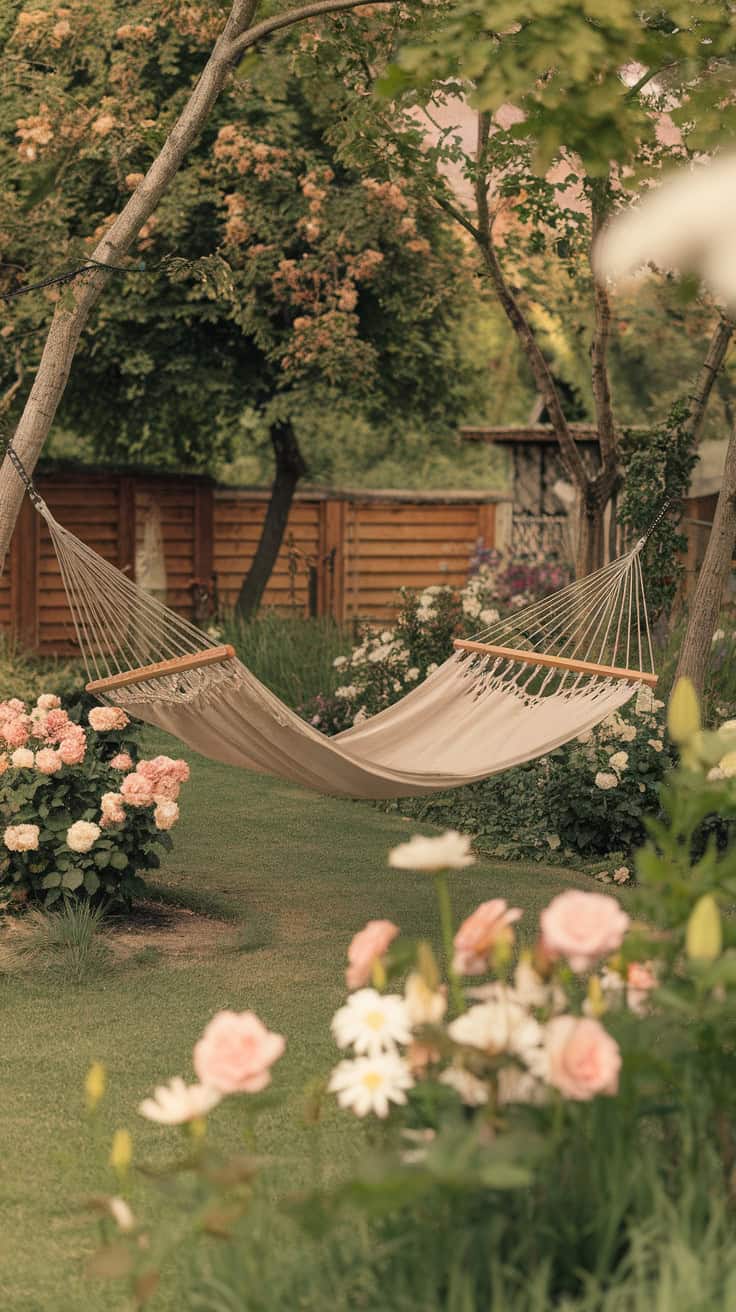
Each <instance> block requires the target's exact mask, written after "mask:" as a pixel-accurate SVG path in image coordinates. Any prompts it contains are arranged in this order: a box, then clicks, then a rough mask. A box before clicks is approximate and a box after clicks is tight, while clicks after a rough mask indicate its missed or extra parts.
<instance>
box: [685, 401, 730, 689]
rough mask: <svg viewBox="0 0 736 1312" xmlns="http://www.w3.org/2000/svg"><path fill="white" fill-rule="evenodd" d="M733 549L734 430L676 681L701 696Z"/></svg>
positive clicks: (691, 608)
mask: <svg viewBox="0 0 736 1312" xmlns="http://www.w3.org/2000/svg"><path fill="white" fill-rule="evenodd" d="M734 545H736V427H735V428H733V429H732V431H731V438H730V440H729V443H728V451H727V453H726V467H725V469H724V471H723V483H722V485H721V490H720V492H719V494H718V502H717V504H716V513H715V516H714V518H713V527H712V529H711V532H710V538H709V540H708V547H707V550H706V553H705V558H704V560H703V564H702V565H701V567H700V574H699V576H698V582H697V586H696V588H695V595H694V597H693V600H692V605H691V607H690V618H689V620H688V625H687V630H686V632H685V640H684V642H683V644H682V650H681V652H680V659H679V661H678V664H677V674H676V676H675V677H676V678H678V679H679V678H681V677H682V676H687V678H689V679H691V680H692V682H693V684H694V685H695V688H696V690H697V692H698V693H701V694H702V691H703V686H704V683H705V674H706V669H707V666H708V658H709V656H710V653H711V644H712V640H713V634H714V633H715V629H716V624H717V623H718V613H719V611H720V609H721V605H722V603H723V595H724V591H725V588H726V584H727V582H728V576H729V573H730V571H731V561H732V558H733V552H734Z"/></svg>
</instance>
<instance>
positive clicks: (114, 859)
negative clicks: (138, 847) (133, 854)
mask: <svg viewBox="0 0 736 1312" xmlns="http://www.w3.org/2000/svg"><path fill="white" fill-rule="evenodd" d="M106 864H107V863H106ZM110 865H111V866H112V868H113V870H127V868H128V866H129V865H130V858H129V857H128V856H127V855H126V853H125V852H113V853H112V855H111V857H110Z"/></svg>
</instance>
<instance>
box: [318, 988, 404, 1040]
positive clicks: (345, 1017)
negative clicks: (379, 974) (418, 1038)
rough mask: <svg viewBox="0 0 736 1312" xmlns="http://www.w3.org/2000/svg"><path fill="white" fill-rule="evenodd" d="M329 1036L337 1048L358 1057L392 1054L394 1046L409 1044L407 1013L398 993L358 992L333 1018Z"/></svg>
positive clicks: (361, 990) (371, 990)
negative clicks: (388, 1052) (383, 1053)
mask: <svg viewBox="0 0 736 1312" xmlns="http://www.w3.org/2000/svg"><path fill="white" fill-rule="evenodd" d="M332 1033H333V1035H334V1038H335V1042H336V1044H337V1046H338V1048H350V1047H353V1048H354V1049H355V1051H356V1052H358V1053H371V1054H375V1053H379V1052H386V1051H387V1050H388V1051H391V1052H392V1051H393V1049H394V1047H395V1045H396V1044H397V1043H409V1042H410V1040H411V1025H410V1023H409V1012H408V1010H407V1006H406V1003H405V1001H404V999H403V998H401V997H399V995H398V993H379V992H378V990H377V989H358V990H357V992H356V993H351V995H350V997H349V998H348V1000H347V1002H346V1004H345V1006H344V1007H341V1008H340V1010H339V1011H336V1012H335V1015H334V1016H333V1018H332Z"/></svg>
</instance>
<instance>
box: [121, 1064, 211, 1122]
mask: <svg viewBox="0 0 736 1312" xmlns="http://www.w3.org/2000/svg"><path fill="white" fill-rule="evenodd" d="M221 1099H222V1094H221V1093H219V1092H218V1090H217V1089H210V1088H208V1087H207V1085H206V1084H189V1085H187V1084H185V1083H184V1081H183V1079H182V1078H181V1076H180V1075H175V1076H174V1078H173V1080H170V1081H169V1083H168V1084H160V1085H159V1086H158V1088H156V1089H154V1092H153V1097H152V1098H144V1099H143V1102H142V1103H140V1104H139V1107H138V1111H139V1112H140V1114H141V1116H145V1118H146V1120H148V1121H157V1122H158V1123H159V1125H183V1124H184V1123H185V1122H186V1121H196V1120H199V1119H200V1117H202V1116H206V1115H207V1113H208V1112H211V1111H212V1108H213V1107H216V1106H217V1104H218V1102H220V1101H221Z"/></svg>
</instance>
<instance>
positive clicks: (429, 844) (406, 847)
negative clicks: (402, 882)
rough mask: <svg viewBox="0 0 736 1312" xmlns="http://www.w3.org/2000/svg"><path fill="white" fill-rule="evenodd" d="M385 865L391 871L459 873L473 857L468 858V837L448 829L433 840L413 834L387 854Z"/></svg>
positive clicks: (471, 861)
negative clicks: (450, 871)
mask: <svg viewBox="0 0 736 1312" xmlns="http://www.w3.org/2000/svg"><path fill="white" fill-rule="evenodd" d="M388 863H389V865H390V866H392V867H393V868H394V869H395V870H462V869H463V867H464V866H472V865H474V864H475V857H474V856H471V855H470V839H469V838H468V836H467V835H466V834H458V833H457V831H456V830H454V829H448V830H447V831H446V833H444V834H440V835H439V837H437V838H423V837H422V835H421V834H414V836H413V838H410V839H409V842H408V843H399V846H398V847H394V848H393V849H392V851H391V852H389V854H388Z"/></svg>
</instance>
